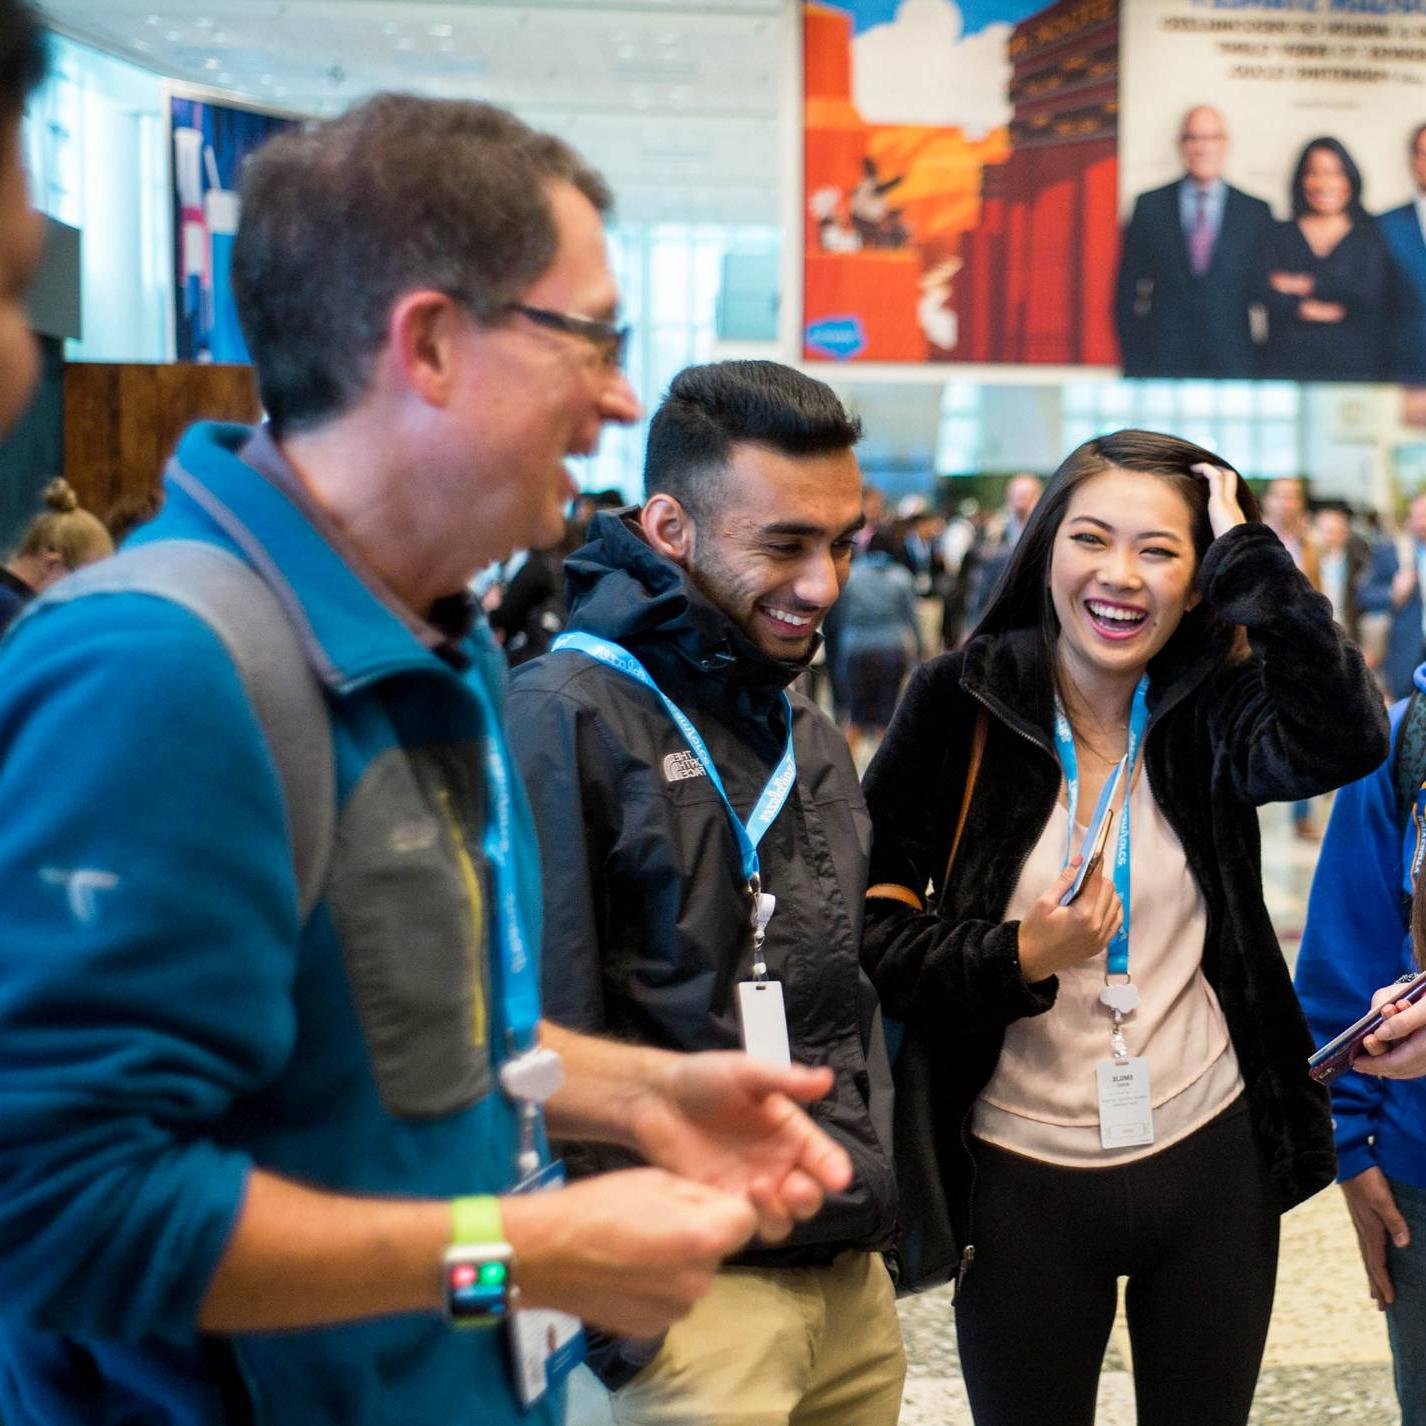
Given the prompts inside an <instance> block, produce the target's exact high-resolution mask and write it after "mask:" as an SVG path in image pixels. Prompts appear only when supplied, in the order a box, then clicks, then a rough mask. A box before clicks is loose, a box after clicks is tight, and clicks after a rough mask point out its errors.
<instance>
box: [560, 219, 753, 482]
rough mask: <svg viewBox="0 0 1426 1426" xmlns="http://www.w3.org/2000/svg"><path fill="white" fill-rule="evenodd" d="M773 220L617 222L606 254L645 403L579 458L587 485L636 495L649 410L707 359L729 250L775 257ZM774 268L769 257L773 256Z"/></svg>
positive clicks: (634, 377)
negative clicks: (638, 415)
mask: <svg viewBox="0 0 1426 1426" xmlns="http://www.w3.org/2000/svg"><path fill="white" fill-rule="evenodd" d="M780 244H781V235H780V233H779V231H778V229H776V228H774V227H764V226H758V225H733V224H714V223H699V224H692V223H654V224H640V225H632V224H631V225H623V226H616V227H615V228H614V229H613V230H612V231H611V233H610V236H609V246H610V261H611V265H612V266H613V269H614V275H615V277H616V278H617V279H618V282H619V289H620V291H621V292H622V293H623V297H624V320H626V321H628V322H629V323H630V324H631V326H632V328H633V334H632V336H631V338H630V342H629V358H628V372H629V380H630V381H631V382H632V383H633V387H634V390H635V391H636V392H637V393H638V397H639V401H640V402H641V404H642V405H643V408H644V412H645V419H644V420H643V421H641V422H639V424H638V425H637V426H629V427H623V428H606V430H605V432H604V435H603V438H602V439H601V441H600V445H599V451H598V453H597V454H596V455H594V456H591V457H590V458H589V459H587V460H584V461H581V462H579V469H578V470H576V472H575V474H576V478H577V479H578V481H579V484H580V486H581V487H582V488H583V489H585V490H620V491H622V492H623V493H624V495H625V497H626V498H627V499H629V500H631V501H632V500H637V499H638V498H639V493H640V491H641V489H642V484H643V459H644V440H645V437H646V436H647V434H648V419H647V418H648V415H649V414H650V413H652V411H653V410H654V408H655V407H656V406H657V405H658V403H659V400H660V399H661V398H662V396H663V394H664V392H665V391H667V390H668V385H669V382H670V381H672V380H673V378H674V376H675V375H677V373H678V372H680V371H682V370H683V368H684V367H686V366H689V365H691V364H692V363H695V362H702V361H708V360H709V359H710V358H711V357H712V355H713V348H714V344H715V342H716V341H717V340H718V337H719V331H718V294H719V290H720V287H721V285H722V279H723V268H724V263H725V261H726V259H727V258H728V257H729V256H741V255H751V256H769V257H771V258H773V259H774V260H775V259H776V256H777V254H778V252H779V249H780ZM774 267H775V261H774Z"/></svg>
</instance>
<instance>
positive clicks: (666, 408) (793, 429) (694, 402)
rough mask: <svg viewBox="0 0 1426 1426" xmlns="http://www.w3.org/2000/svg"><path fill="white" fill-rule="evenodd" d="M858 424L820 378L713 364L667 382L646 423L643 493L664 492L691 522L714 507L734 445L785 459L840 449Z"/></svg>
mask: <svg viewBox="0 0 1426 1426" xmlns="http://www.w3.org/2000/svg"><path fill="white" fill-rule="evenodd" d="M861 436H862V423H861V422H860V421H859V420H858V419H857V418H856V417H855V416H851V415H849V414H848V413H847V410H846V408H845V407H844V406H843V405H842V403H841V401H840V399H839V398H838V396H837V393H836V392H835V391H833V390H832V388H831V387H830V386H828V385H827V384H826V382H823V381H817V380H815V379H814V378H813V377H810V376H806V375H804V374H803V373H802V372H800V371H796V370H794V369H793V368H792V367H790V366H783V365H782V363H781V362H776V361H715V362H709V363H708V364H707V365H706V366H690V367H686V368H685V369H684V370H683V371H681V372H679V374H678V375H677V376H676V377H674V379H673V383H672V385H670V386H669V389H668V394H667V395H666V396H665V397H664V399H663V402H662V403H661V404H660V406H659V409H658V410H657V411H655V412H654V418H653V420H652V421H651V422H650V423H649V443H648V449H647V451H646V453H645V457H644V494H645V497H648V496H651V495H672V496H673V497H674V499H675V500H677V501H678V502H679V504H680V505H682V506H683V507H684V509H685V510H687V511H688V512H689V514H690V515H692V516H693V517H694V519H697V518H699V517H700V516H706V515H707V514H709V513H710V511H711V510H713V509H714V508H715V507H716V503H717V502H716V490H717V486H718V483H719V480H720V478H721V477H722V476H723V474H724V473H725V472H726V470H727V467H728V459H729V456H730V455H731V453H732V449H733V447H734V446H735V445H742V444H750V445H759V446H767V447H768V448H769V449H771V450H774V451H778V452H780V453H781V454H782V455H788V456H812V455H825V454H829V453H831V452H834V451H844V450H848V449H849V448H850V447H852V446H854V445H856V443H857V442H858V441H859V440H861Z"/></svg>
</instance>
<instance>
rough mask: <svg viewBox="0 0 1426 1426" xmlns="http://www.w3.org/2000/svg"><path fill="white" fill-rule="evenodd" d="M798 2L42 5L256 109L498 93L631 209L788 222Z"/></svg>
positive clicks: (119, 49) (64, 0) (148, 61)
mask: <svg viewBox="0 0 1426 1426" xmlns="http://www.w3.org/2000/svg"><path fill="white" fill-rule="evenodd" d="M784 3H785V0H710V3H708V4H695V3H694V0H618V3H617V4H596V3H590V0H524V3H521V4H511V3H493V0H445V2H444V3H442V0H422V3H416V0H183V3H182V4H181V5H180V4H178V3H175V0H41V9H42V10H43V12H44V13H45V15H46V16H47V17H48V18H49V19H50V20H51V22H52V23H53V24H54V25H55V26H56V28H57V29H59V30H61V31H62V32H64V33H66V34H68V35H70V36H72V37H73V38H75V39H79V40H84V41H86V42H89V43H91V44H95V45H98V46H99V47H101V48H103V49H106V50H109V51H111V52H113V53H116V54H119V55H122V56H124V57H125V58H128V59H132V60H134V61H136V62H138V63H140V64H143V65H145V66H147V67H149V68H151V69H154V70H157V71H158V72H159V73H162V74H164V75H168V76H171V77H172V78H174V79H178V80H182V81H184V82H186V83H189V84H195V85H203V86H205V87H209V88H213V89H218V90H223V91H226V92H228V93H230V94H231V95H233V97H235V98H238V99H242V100H245V101H247V102H249V103H257V104H262V105H265V106H268V107H273V108H281V109H288V110H292V111H294V112H297V113H303V114H327V113H335V112H336V111H338V110H340V109H342V108H345V107H346V106H347V105H348V104H349V103H351V102H352V100H354V99H356V98H358V97H359V96H361V95H364V94H367V93H370V92H371V91H373V90H376V89H404V90H411V91H415V92H418V93H429V94H440V95H451V96H456V97H463V98H477V99H486V100H490V101H492V102H494V103H497V104H504V105H507V106H508V107H510V108H512V109H514V110H515V111H516V112H517V113H519V114H520V115H521V117H522V118H525V119H526V120H528V121H529V122H531V123H533V124H535V125H536V126H538V127H540V128H544V129H549V130H551V131H553V132H555V133H558V134H560V135H562V136H563V137H565V138H567V139H569V140H570V141H571V142H573V143H574V144H575V145H576V146H577V147H578V148H579V149H580V151H581V152H582V153H584V154H585V155H586V156H587V157H588V158H589V159H590V160H591V161H592V162H593V163H595V164H596V165H597V166H598V167H600V168H601V169H602V170H603V171H604V173H605V175H606V176H607V177H608V179H609V180H610V182H611V184H612V185H613V187H614V191H615V193H616V195H617V197H618V200H619V214H620V215H621V216H623V217H626V218H628V219H631V220H635V221H654V220H657V219H659V218H678V219H689V220H692V219H703V220H707V221H717V222H751V223H770V224H771V223H777V222H779V221H780V218H781V212H780V208H779V199H778V182H779V177H780V172H781V164H780V162H779V155H780V151H781V137H780V130H779V116H780V113H781V107H782V104H783V100H784V96H783V93H782V89H783V75H784V64H785V57H784V54H783V45H784V42H785V33H786V28H785V17H784Z"/></svg>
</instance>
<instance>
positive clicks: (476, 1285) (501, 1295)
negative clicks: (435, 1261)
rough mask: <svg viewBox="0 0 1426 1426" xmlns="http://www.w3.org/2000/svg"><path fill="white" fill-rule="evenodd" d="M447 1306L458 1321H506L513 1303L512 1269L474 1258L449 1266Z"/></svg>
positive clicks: (447, 1268) (503, 1264)
mask: <svg viewBox="0 0 1426 1426" xmlns="http://www.w3.org/2000/svg"><path fill="white" fill-rule="evenodd" d="M446 1303H447V1305H448V1306H449V1308H450V1314H451V1316H452V1317H455V1318H476V1319H486V1320H488V1319H490V1318H495V1317H504V1316H505V1314H506V1312H507V1311H508V1310H509V1303H510V1265H509V1264H508V1263H506V1262H502V1261H501V1260H500V1259H499V1258H479V1257H475V1256H471V1257H469V1258H463V1259H461V1260H459V1261H456V1262H448V1263H447V1264H446Z"/></svg>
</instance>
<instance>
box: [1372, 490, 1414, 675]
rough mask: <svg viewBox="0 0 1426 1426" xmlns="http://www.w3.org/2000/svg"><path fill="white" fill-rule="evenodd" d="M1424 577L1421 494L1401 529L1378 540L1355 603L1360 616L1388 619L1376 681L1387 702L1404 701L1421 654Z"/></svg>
mask: <svg viewBox="0 0 1426 1426" xmlns="http://www.w3.org/2000/svg"><path fill="white" fill-rule="evenodd" d="M1423 575H1426V491H1420V492H1418V493H1417V494H1416V495H1415V496H1414V497H1413V499H1412V501H1411V504H1410V506H1409V507H1408V511H1407V519H1406V529H1405V530H1404V531H1403V532H1402V533H1401V534H1400V535H1399V536H1397V538H1396V539H1394V540H1383V541H1381V543H1380V544H1378V545H1377V546H1376V547H1375V548H1374V549H1373V550H1372V552H1371V559H1370V560H1369V561H1368V564H1367V569H1366V573H1365V575H1364V576H1363V577H1362V581H1361V586H1360V593H1359V595H1358V603H1359V604H1360V606H1361V609H1362V612H1363V613H1364V614H1386V615H1388V616H1389V617H1390V622H1389V623H1388V625H1387V631H1386V651H1385V653H1384V654H1383V656H1382V661H1381V668H1380V669H1379V670H1378V677H1379V679H1380V681H1381V683H1382V684H1383V685H1384V687H1385V688H1386V693H1387V697H1388V698H1390V699H1392V700H1393V701H1395V700H1396V699H1398V698H1405V697H1407V696H1408V695H1409V694H1410V692H1411V690H1412V688H1413V687H1415V684H1414V683H1413V681H1412V676H1413V674H1414V673H1415V671H1416V665H1417V664H1419V663H1420V662H1421V661H1422V656H1423V652H1426V604H1423V603H1422V599H1421V583H1422V577H1423Z"/></svg>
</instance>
